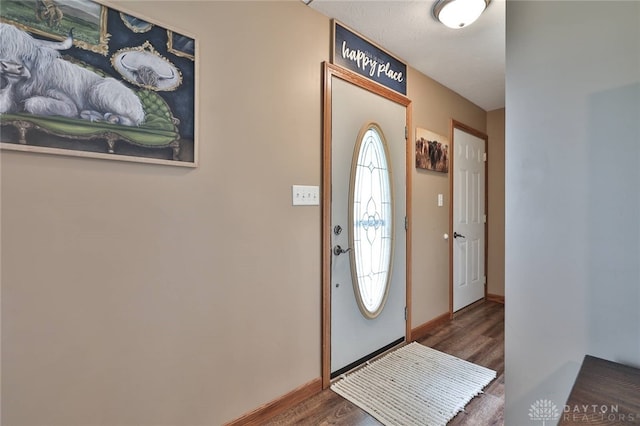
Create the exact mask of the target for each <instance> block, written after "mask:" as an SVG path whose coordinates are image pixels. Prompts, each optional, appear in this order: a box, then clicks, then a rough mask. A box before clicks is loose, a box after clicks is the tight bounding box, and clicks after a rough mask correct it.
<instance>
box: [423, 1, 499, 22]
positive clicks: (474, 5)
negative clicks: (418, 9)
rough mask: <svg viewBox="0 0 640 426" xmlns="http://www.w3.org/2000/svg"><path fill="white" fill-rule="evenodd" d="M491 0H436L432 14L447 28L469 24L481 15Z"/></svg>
mask: <svg viewBox="0 0 640 426" xmlns="http://www.w3.org/2000/svg"><path fill="white" fill-rule="evenodd" d="M490 1H491V0H438V1H437V2H436V4H435V5H434V6H433V16H434V17H435V18H436V19H437V20H438V21H440V22H442V23H443V24H444V25H446V26H447V27H449V28H453V29H458V28H464V27H466V26H469V25H471V24H472V23H473V22H474V21H475V20H476V19H478V18H479V17H480V15H482V12H484V10H485V9H486V8H487V6H488V5H489V2H490Z"/></svg>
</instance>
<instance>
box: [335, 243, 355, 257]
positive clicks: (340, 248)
mask: <svg viewBox="0 0 640 426" xmlns="http://www.w3.org/2000/svg"><path fill="white" fill-rule="evenodd" d="M349 250H351V247H349V248H347V249H343V248H342V247H340V245H337V246H335V247H334V248H333V254H335V255H336V256H340V255H341V254H342V253H346V252H348V251H349Z"/></svg>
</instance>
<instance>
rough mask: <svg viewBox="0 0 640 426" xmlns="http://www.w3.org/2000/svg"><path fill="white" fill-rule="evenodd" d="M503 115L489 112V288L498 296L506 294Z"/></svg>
mask: <svg viewBox="0 0 640 426" xmlns="http://www.w3.org/2000/svg"><path fill="white" fill-rule="evenodd" d="M504 116H505V109H504V108H502V109H497V110H494V111H489V112H487V134H488V136H489V149H488V152H489V161H488V163H489V166H488V172H487V174H488V177H487V186H488V188H487V192H488V196H489V202H488V203H489V209H488V213H487V216H488V224H489V230H488V235H487V237H488V243H489V251H488V253H487V291H488V293H489V294H495V295H499V296H504Z"/></svg>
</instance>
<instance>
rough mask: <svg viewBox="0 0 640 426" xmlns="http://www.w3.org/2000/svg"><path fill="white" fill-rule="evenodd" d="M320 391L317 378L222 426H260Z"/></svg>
mask: <svg viewBox="0 0 640 426" xmlns="http://www.w3.org/2000/svg"><path fill="white" fill-rule="evenodd" d="M321 391H322V379H321V378H320V377H318V378H317V379H313V380H312V381H310V382H308V383H305V384H304V385H302V386H300V387H298V388H296V389H294V390H292V391H291V392H289V393H287V394H285V395H282V396H281V397H280V398H277V399H274V400H273V401H271V402H268V403H266V404H264V405H262V406H260V407H258V408H256V409H255V410H253V411H251V412H249V413H247V414H245V415H243V416H241V417H238V418H237V419H235V420H232V421H230V422H228V423H225V425H224V426H240V425H262V424H264V423H265V422H266V421H267V420H269V419H271V418H273V417H275V416H277V415H278V414H280V413H283V412H285V411H287V410H288V409H290V408H292V407H294V406H296V405H297V404H299V403H301V402H302V401H304V400H306V399H307V398H311V397H312V396H314V395H316V394H318V393H320V392H321Z"/></svg>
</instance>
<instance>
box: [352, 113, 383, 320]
mask: <svg viewBox="0 0 640 426" xmlns="http://www.w3.org/2000/svg"><path fill="white" fill-rule="evenodd" d="M388 152H389V150H388V148H387V142H386V140H385V138H384V134H383V133H382V129H380V127H379V126H378V125H377V124H375V123H369V124H367V125H365V126H364V127H363V128H362V130H361V131H360V133H359V135H358V140H357V141H356V145H355V149H354V154H353V162H352V165H351V182H350V190H349V223H350V224H351V229H350V231H351V232H350V233H349V239H350V247H352V250H351V251H350V257H351V277H352V281H353V289H354V292H355V295H356V300H357V301H358V306H359V308H360V311H361V312H362V314H363V315H364V316H365V317H366V318H375V317H377V316H378V315H379V314H380V312H382V309H383V308H384V304H385V302H386V300H387V296H388V294H389V283H390V277H391V265H392V257H393V191H392V185H391V169H390V161H389V160H388Z"/></svg>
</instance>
